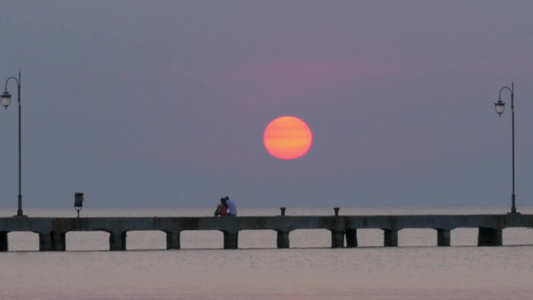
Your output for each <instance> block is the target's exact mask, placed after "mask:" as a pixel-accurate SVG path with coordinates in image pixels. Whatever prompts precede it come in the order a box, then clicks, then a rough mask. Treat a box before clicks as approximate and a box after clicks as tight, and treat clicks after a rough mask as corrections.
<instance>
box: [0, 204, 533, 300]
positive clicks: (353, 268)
mask: <svg viewBox="0 0 533 300" xmlns="http://www.w3.org/2000/svg"><path fill="white" fill-rule="evenodd" d="M214 209H215V207H213V208H195V209H192V208H188V209H159V210H158V209H89V208H85V209H84V210H82V211H81V217H108V216H150V217H153V216H211V215H212V214H213V211H214ZM506 212H507V209H506V208H457V207H455V208H341V209H340V215H387V214H398V215H405V214H477V213H479V214H490V213H494V214H502V213H506ZM519 212H521V213H528V214H531V213H533V208H524V209H522V208H520V209H519ZM24 213H25V214H26V215H28V216H31V217H74V216H75V215H76V213H75V211H74V209H72V210H65V209H53V210H52V209H49V210H45V209H33V210H32V209H28V210H25V211H24ZM279 214H280V210H279V209H277V208H262V209H259V208H239V215H241V216H268V215H279ZM286 214H287V215H333V208H287V210H286ZM12 215H13V211H12V210H6V209H1V210H0V217H10V216H12ZM108 237H109V235H108V234H107V233H105V232H71V233H67V236H66V248H67V251H65V252H39V251H38V243H39V240H38V236H37V234H35V233H27V232H11V233H9V234H8V239H9V251H8V252H3V253H0V299H7V300H19V299H20V300H22V299H24V300H57V299H71V300H88V299H109V300H119V299H121V300H151V299H154V300H155V299H164V300H167V299H200V300H201V299H206V300H207V299H217V300H218V299H235V300H247V299H258V300H263V299H264V300H267V299H269V300H270V299H358V300H385V299H398V300H419V299H420V300H422V299H424V300H426V299H442V300H450V299H464V300H467V299H468V300H487V299H498V300H501V299H520V300H522V299H533V229H531V228H520V229H514V228H509V229H504V231H503V243H504V246H501V247H477V246H476V243H477V229H455V230H453V231H452V232H451V247H436V246H435V245H436V243H437V234H436V231H435V230H432V229H427V230H425V229H424V230H422V229H405V230H401V231H400V232H399V247H394V248H385V247H383V232H382V231H381V230H378V229H363V230H358V241H359V247H357V248H342V249H331V248H329V246H330V245H331V234H330V232H329V231H327V230H296V231H293V232H291V234H290V243H291V248H290V249H276V233H275V232H273V231H242V232H241V233H240V234H239V249H236V250H224V249H222V247H223V235H222V233H221V232H218V231H184V232H182V233H181V247H182V249H179V250H166V249H165V245H166V244H165V243H166V240H165V235H164V234H163V233H162V232H152V231H150V232H142V231H138V232H135V231H134V232H128V235H127V250H126V251H119V252H115V251H114V252H110V251H109V250H108V249H109V243H108Z"/></svg>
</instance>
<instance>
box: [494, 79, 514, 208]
mask: <svg viewBox="0 0 533 300" xmlns="http://www.w3.org/2000/svg"><path fill="white" fill-rule="evenodd" d="M504 90H508V91H509V92H510V93H511V124H512V125H511V145H512V151H511V152H512V195H511V213H512V214H514V213H516V193H515V156H514V152H515V146H514V82H511V87H510V88H509V87H507V86H504V87H502V88H501V89H500V95H499V97H498V101H496V103H494V109H495V110H496V113H497V114H498V115H499V116H500V117H501V115H502V113H503V112H504V111H505V102H503V101H502V92H503V91H504Z"/></svg>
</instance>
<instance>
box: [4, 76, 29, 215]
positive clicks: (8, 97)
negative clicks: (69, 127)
mask: <svg viewBox="0 0 533 300" xmlns="http://www.w3.org/2000/svg"><path fill="white" fill-rule="evenodd" d="M11 79H13V80H15V81H16V82H17V92H18V104H19V194H18V202H17V203H18V209H17V215H16V216H17V217H22V216H23V214H22V155H21V154H22V126H21V124H22V122H21V121H22V118H21V116H22V114H21V106H20V83H21V76H20V71H19V77H18V79H17V78H16V77H13V76H11V77H9V78H8V79H7V80H6V87H5V90H4V93H3V94H2V98H1V99H0V101H1V103H2V105H3V106H4V107H5V108H6V109H7V107H8V106H9V104H11V94H10V93H9V92H8V91H7V84H8V83H9V81H10V80H11Z"/></svg>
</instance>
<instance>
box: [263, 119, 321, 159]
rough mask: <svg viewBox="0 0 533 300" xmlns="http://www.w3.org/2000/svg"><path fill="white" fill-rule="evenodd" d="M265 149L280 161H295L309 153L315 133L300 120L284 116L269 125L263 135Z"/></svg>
mask: <svg viewBox="0 0 533 300" xmlns="http://www.w3.org/2000/svg"><path fill="white" fill-rule="evenodd" d="M263 143H264V144H265V149H266V150H267V151H268V153H270V154H271V155H272V156H274V157H277V158H279V159H295V158H298V157H301V156H303V155H305V154H306V153H307V151H309V149H310V148H311V144H312V143H313V133H312V132H311V129H310V128H309V126H307V124H306V123H305V122H304V121H303V120H302V119H300V118H297V117H292V116H283V117H279V118H276V119H274V120H272V121H270V123H268V125H267V127H266V128H265V133H264V134H263Z"/></svg>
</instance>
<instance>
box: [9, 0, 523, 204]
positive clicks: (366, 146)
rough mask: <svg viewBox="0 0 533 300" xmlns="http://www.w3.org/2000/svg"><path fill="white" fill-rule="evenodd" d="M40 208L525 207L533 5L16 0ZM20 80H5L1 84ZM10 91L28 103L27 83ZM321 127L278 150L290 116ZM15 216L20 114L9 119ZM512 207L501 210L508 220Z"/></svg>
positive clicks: (33, 191)
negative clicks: (270, 133) (284, 119)
mask: <svg viewBox="0 0 533 300" xmlns="http://www.w3.org/2000/svg"><path fill="white" fill-rule="evenodd" d="M1 6H2V17H1V18H0V36H1V37H2V46H1V47H0V66H1V68H0V76H1V77H0V80H2V84H3V83H4V82H5V79H7V78H8V77H9V76H13V75H16V74H17V72H18V70H19V67H20V68H21V69H22V102H23V104H22V108H23V196H24V209H25V212H27V213H28V214H31V209H32V208H41V207H61V208H63V207H64V208H67V207H71V206H72V202H73V195H74V193H75V192H84V193H85V194H86V198H87V203H86V207H147V208H152V207H153V208H157V207H176V208H179V207H211V206H213V207H214V206H215V205H216V203H217V201H218V199H219V198H220V197H222V196H226V195H228V196H230V197H232V198H233V199H234V200H235V201H236V202H237V204H238V205H239V206H240V207H279V206H287V207H304V206H313V207H333V206H340V207H369V206H373V207H375V206H378V207H380V206H383V207H386V206H401V207H403V206H405V207H407V206H445V207H448V206H501V207H502V208H503V207H505V208H507V207H508V206H509V205H510V195H511V113H510V111H511V110H510V94H509V93H508V92H507V91H504V93H503V96H502V98H503V100H504V101H505V102H506V103H507V107H506V111H505V113H504V114H503V115H502V116H501V118H499V117H498V115H497V114H496V113H495V112H494V102H495V101H496V100H497V99H498V92H499V90H500V88H501V87H503V86H506V85H510V84H511V80H513V79H514V82H515V98H516V99H515V117H516V190H517V205H518V208H519V210H520V207H523V206H532V201H533V200H531V199H532V196H533V184H531V183H532V182H533V160H532V158H533V138H532V135H531V128H533V98H532V97H533V84H532V83H533V18H531V12H533V2H531V1H438V2H437V1H310V0H305V1H174V0H173V1H118V0H116V1H3V2H2V5H1ZM2 88H3V86H2ZM8 90H9V91H10V92H11V93H12V94H13V97H14V98H15V99H16V85H15V84H14V82H10V84H9V86H8ZM283 115H293V116H297V117H299V118H301V119H303V120H304V121H306V122H307V124H308V125H309V126H310V128H311V129H312V131H313V135H314V143H313V146H312V147H311V150H310V151H309V152H308V153H307V155H305V156H304V157H302V158H300V159H297V160H291V161H286V160H279V159H276V158H274V157H272V156H270V155H269V154H268V152H267V151H266V150H265V149H264V147H263V141H262V137H263V130H264V128H265V127H266V125H267V124H268V123H269V122H270V121H271V120H272V119H274V118H276V117H279V116H283ZM0 140H1V143H0V153H2V155H1V157H2V158H1V159H0V207H4V208H13V209H15V208H16V195H17V153H18V152H17V106H16V101H15V102H14V103H13V104H12V106H10V107H9V109H8V110H7V111H6V110H3V109H2V110H1V111H0ZM502 211H504V210H502Z"/></svg>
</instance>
